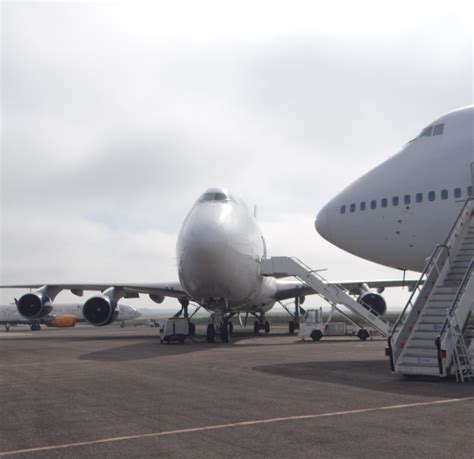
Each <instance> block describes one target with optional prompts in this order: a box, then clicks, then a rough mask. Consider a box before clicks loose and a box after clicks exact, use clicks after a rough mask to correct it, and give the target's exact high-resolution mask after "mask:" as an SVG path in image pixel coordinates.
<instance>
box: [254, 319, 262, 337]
mask: <svg viewBox="0 0 474 459" xmlns="http://www.w3.org/2000/svg"><path fill="white" fill-rule="evenodd" d="M259 331H260V324H259V323H258V320H256V321H255V322H254V323H253V332H254V333H255V334H256V335H258V332H259Z"/></svg>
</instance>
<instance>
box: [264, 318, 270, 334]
mask: <svg viewBox="0 0 474 459" xmlns="http://www.w3.org/2000/svg"><path fill="white" fill-rule="evenodd" d="M265 333H270V323H269V322H268V321H267V320H266V321H265Z"/></svg>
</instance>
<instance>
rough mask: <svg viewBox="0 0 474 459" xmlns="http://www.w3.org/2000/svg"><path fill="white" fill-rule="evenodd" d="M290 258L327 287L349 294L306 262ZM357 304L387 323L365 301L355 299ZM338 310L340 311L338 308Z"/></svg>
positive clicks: (386, 322)
mask: <svg viewBox="0 0 474 459" xmlns="http://www.w3.org/2000/svg"><path fill="white" fill-rule="evenodd" d="M290 259H291V260H292V261H294V262H295V263H297V264H298V265H300V266H301V267H302V268H303V269H304V270H305V271H306V272H308V273H309V274H310V275H312V276H314V277H316V278H317V279H318V280H320V281H321V282H323V283H324V284H326V286H327V287H328V288H331V287H335V288H336V292H337V293H339V292H338V291H339V290H340V291H342V292H343V293H345V294H346V295H349V294H348V293H347V289H346V288H344V286H343V285H341V284H336V283H332V282H329V281H328V280H327V279H326V278H324V277H323V276H321V274H319V271H316V270H313V269H311V267H310V266H308V265H307V264H305V263H304V262H302V261H301V260H300V259H299V258H297V257H290ZM337 293H336V296H337ZM351 299H352V298H351ZM354 301H356V302H357V303H358V304H360V305H361V306H363V307H364V308H365V309H367V311H368V312H369V313H370V314H372V315H373V316H374V318H377V319H378V320H380V321H381V322H384V323H385V324H387V325H388V324H389V323H388V321H387V320H386V319H385V318H384V317H382V316H381V315H380V314H379V313H378V312H377V311H376V310H375V309H374V308H372V307H371V306H370V305H369V304H367V303H366V302H365V301H360V300H355V299H354ZM339 304H343V305H344V303H343V302H341V303H339ZM339 312H341V311H340V310H339ZM341 314H344V313H343V312H341Z"/></svg>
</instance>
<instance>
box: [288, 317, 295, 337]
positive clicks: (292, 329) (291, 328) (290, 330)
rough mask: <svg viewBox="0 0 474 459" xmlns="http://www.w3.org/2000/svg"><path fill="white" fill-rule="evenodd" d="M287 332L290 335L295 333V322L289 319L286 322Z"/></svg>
mask: <svg viewBox="0 0 474 459" xmlns="http://www.w3.org/2000/svg"><path fill="white" fill-rule="evenodd" d="M288 333H289V334H290V335H294V334H295V322H294V321H293V320H290V322H289V324H288Z"/></svg>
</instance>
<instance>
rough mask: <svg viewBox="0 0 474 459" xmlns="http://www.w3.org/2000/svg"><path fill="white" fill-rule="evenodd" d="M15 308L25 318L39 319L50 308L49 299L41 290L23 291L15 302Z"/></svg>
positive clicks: (47, 312) (49, 310)
mask: <svg viewBox="0 0 474 459" xmlns="http://www.w3.org/2000/svg"><path fill="white" fill-rule="evenodd" d="M16 308H17V310H18V312H19V313H20V315H21V316H22V317H24V318H25V319H39V318H41V317H44V316H46V315H48V314H49V313H50V312H51V310H52V306H51V300H50V299H49V297H47V296H46V295H44V294H42V293H41V292H35V293H25V295H23V296H22V297H20V299H19V300H18V301H17V302H16Z"/></svg>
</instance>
